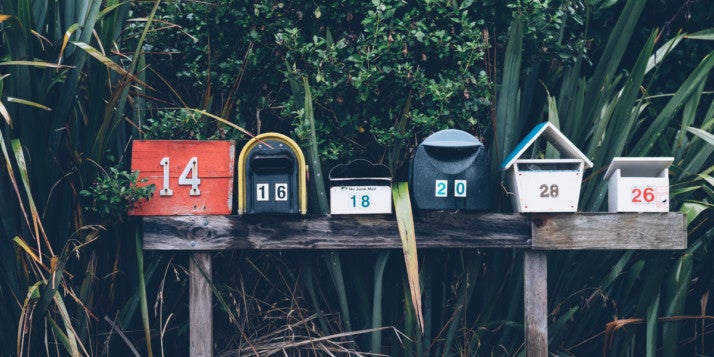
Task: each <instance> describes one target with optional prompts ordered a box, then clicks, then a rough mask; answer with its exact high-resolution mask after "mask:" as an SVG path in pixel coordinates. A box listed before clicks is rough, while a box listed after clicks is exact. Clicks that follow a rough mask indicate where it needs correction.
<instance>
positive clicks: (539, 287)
mask: <svg viewBox="0 0 714 357" xmlns="http://www.w3.org/2000/svg"><path fill="white" fill-rule="evenodd" d="M546 254H547V253H546V252H542V251H532V250H526V251H525V256H524V257H523V259H524V261H523V295H524V296H523V303H524V313H525V324H524V325H525V326H524V327H525V335H526V356H528V357H547V356H548V259H547V256H546Z"/></svg>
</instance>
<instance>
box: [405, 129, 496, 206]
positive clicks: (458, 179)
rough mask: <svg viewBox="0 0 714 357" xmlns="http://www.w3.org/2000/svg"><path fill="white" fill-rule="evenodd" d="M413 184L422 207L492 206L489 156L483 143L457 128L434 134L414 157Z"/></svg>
mask: <svg viewBox="0 0 714 357" xmlns="http://www.w3.org/2000/svg"><path fill="white" fill-rule="evenodd" d="M409 186H410V188H411V192H412V196H413V198H414V203H415V204H416V206H417V207H418V208H420V209H433V210H457V209H463V210H485V209H488V196H489V195H488V157H487V154H486V150H485V148H484V146H483V144H482V143H481V142H480V141H479V140H478V139H476V138H475V137H474V136H473V135H471V134H469V133H467V132H465V131H461V130H456V129H447V130H442V131H439V132H436V133H434V134H432V135H430V136H429V137H428V138H426V140H424V141H423V142H422V143H421V144H419V146H418V147H417V149H416V153H415V154H414V157H413V158H412V161H411V165H410V170H409Z"/></svg>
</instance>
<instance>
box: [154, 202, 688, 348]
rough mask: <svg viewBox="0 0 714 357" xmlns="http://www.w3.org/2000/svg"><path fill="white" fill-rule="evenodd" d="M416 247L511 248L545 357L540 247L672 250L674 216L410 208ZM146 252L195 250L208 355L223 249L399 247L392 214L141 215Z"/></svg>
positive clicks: (528, 332)
mask: <svg viewBox="0 0 714 357" xmlns="http://www.w3.org/2000/svg"><path fill="white" fill-rule="evenodd" d="M414 223H415V230H416V239H417V247H418V248H420V249H424V248H454V249H471V248H519V249H524V250H526V252H525V256H524V259H525V261H524V264H523V270H524V271H523V279H524V289H523V291H524V304H525V305H524V306H525V309H524V310H525V317H524V318H525V324H524V328H525V336H526V353H527V355H528V356H548V320H547V317H548V306H547V297H548V287H547V272H548V269H547V251H549V250H618V249H619V250H623V249H642V250H678V249H685V248H686V246H687V231H686V218H685V216H684V215H683V214H681V213H674V212H670V213H643V214H637V213H575V214H573V213H564V214H532V215H525V214H496V213H462V212H458V213H453V212H418V213H417V214H416V216H415V217H414ZM143 227H144V242H143V245H144V249H145V250H188V251H194V253H193V259H191V267H190V277H189V279H190V301H189V310H190V312H189V315H190V317H189V318H190V355H191V356H212V355H213V328H212V326H213V318H212V303H211V298H212V292H211V287H210V284H209V282H208V280H207V278H208V279H210V277H211V251H214V250H224V249H253V250H295V249H301V250H313V249H332V250H338V249H398V248H401V240H400V238H399V232H398V230H397V224H396V221H395V219H394V216H392V215H373V216H367V215H365V216H358V215H352V216H309V215H308V216H299V215H295V216H286V215H283V216H279V219H276V217H275V216H270V215H260V216H166V217H145V218H144V223H143Z"/></svg>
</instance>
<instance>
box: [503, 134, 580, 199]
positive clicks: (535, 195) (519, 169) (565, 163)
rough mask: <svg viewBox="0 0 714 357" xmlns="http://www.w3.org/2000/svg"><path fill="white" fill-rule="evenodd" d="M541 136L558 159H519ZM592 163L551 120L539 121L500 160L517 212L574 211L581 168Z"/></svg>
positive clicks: (578, 190) (578, 195)
mask: <svg viewBox="0 0 714 357" xmlns="http://www.w3.org/2000/svg"><path fill="white" fill-rule="evenodd" d="M541 136H543V137H544V138H545V139H546V140H547V141H548V142H549V143H550V144H551V145H553V147H555V148H556V149H557V150H558V151H559V152H560V155H561V157H566V158H561V159H521V156H522V155H523V154H524V153H525V152H526V150H527V149H528V148H529V147H531V146H532V145H533V143H534V142H535V141H536V139H538V138H539V137H541ZM592 166H593V163H592V162H591V161H590V160H589V159H588V158H587V156H585V154H583V153H582V152H581V151H580V150H579V149H578V148H577V147H576V146H575V145H574V144H573V143H572V142H570V140H568V138H566V137H565V135H563V133H561V132H560V130H558V128H556V127H555V125H553V124H552V123H550V122H544V123H541V124H538V125H537V126H536V127H535V128H533V130H531V132H530V133H529V134H528V135H527V136H526V137H525V138H524V139H523V140H522V141H521V142H520V143H519V144H518V146H516V148H515V149H514V150H513V151H512V152H511V153H510V155H509V156H508V157H507V158H506V159H505V160H504V161H503V163H502V164H501V170H505V171H507V180H508V185H509V186H510V191H511V192H509V195H510V196H511V202H512V203H513V209H514V210H515V211H516V212H524V213H525V212H575V211H577V209H578V199H579V197H580V185H581V183H582V180H583V171H584V168H585V167H587V168H591V167H592Z"/></svg>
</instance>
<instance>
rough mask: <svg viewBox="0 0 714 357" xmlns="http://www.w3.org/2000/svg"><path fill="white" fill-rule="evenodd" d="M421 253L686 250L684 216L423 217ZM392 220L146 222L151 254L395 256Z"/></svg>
mask: <svg viewBox="0 0 714 357" xmlns="http://www.w3.org/2000/svg"><path fill="white" fill-rule="evenodd" d="M414 223H415V229H416V236H417V247H418V248H463V249H468V248H524V249H535V250H580V249H595V250H601V249H610V250H613V249H653V250H654V249H670V250H672V249H685V248H686V247H687V232H686V219H685V216H684V215H683V214H681V213H676V212H669V213H643V214H639V213H575V214H573V213H565V214H543V213H540V214H533V215H527V214H498V213H462V212H458V213H454V212H418V213H417V214H416V216H415V217H414ZM396 248H401V240H400V238H399V233H398V231H397V224H396V221H395V219H394V216H393V215H364V216H358V215H353V216H329V215H328V216H316V215H314V216H311V215H308V216H301V215H255V216H250V215H242V216H235V215H233V216H165V217H146V218H144V249H146V250H193V251H206V250H223V249H255V250H266V249H274V250H282V249H285V250H290V249H396Z"/></svg>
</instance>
